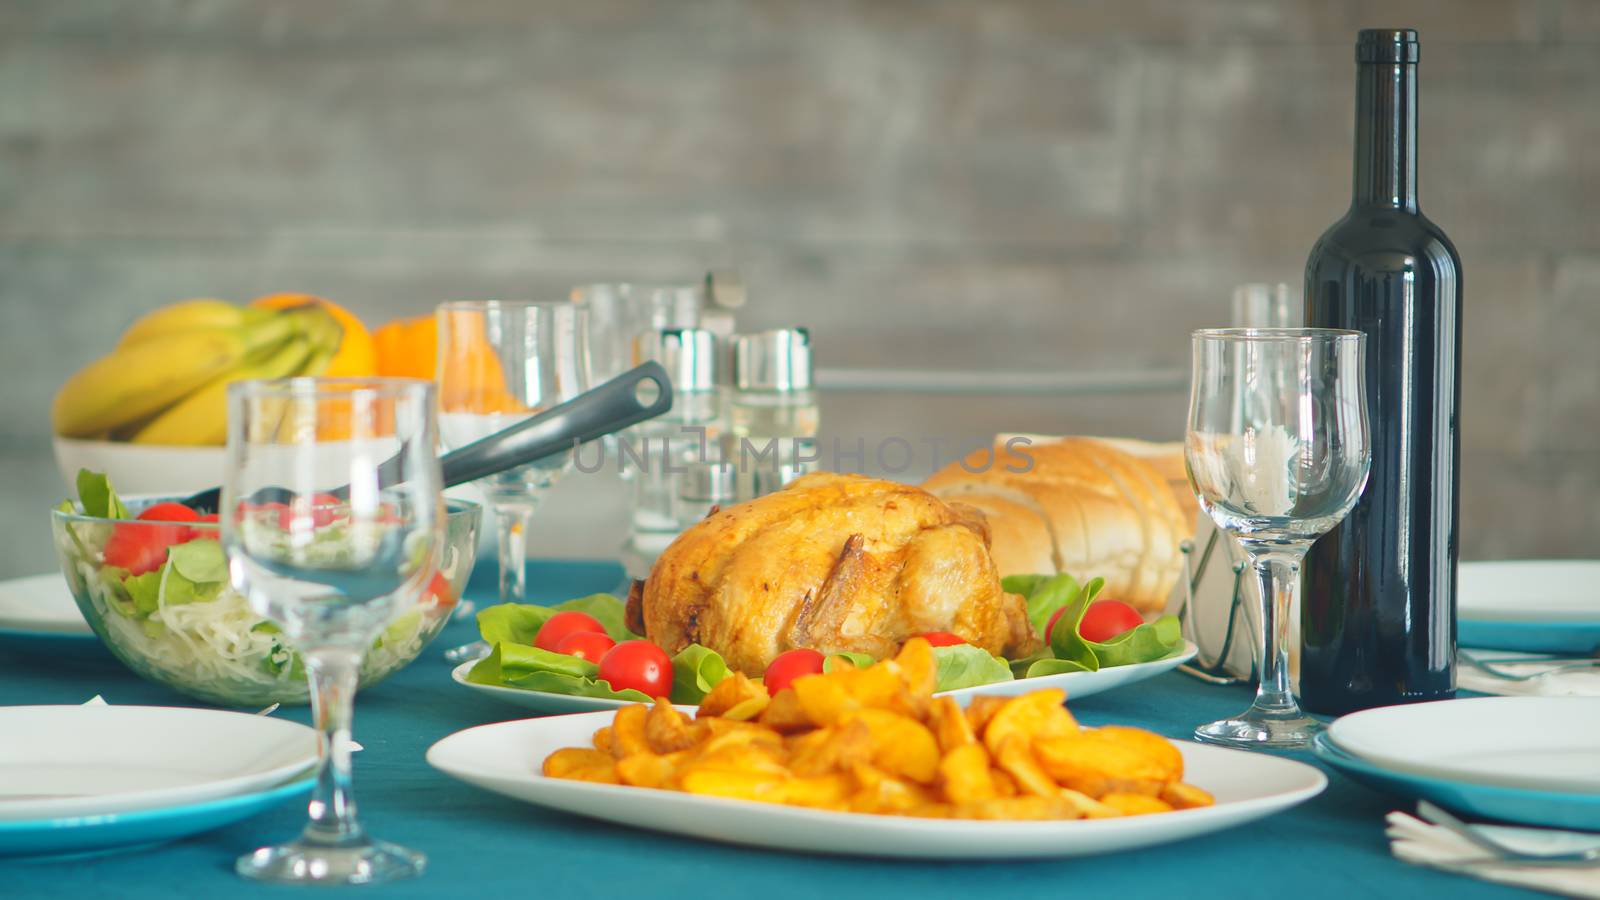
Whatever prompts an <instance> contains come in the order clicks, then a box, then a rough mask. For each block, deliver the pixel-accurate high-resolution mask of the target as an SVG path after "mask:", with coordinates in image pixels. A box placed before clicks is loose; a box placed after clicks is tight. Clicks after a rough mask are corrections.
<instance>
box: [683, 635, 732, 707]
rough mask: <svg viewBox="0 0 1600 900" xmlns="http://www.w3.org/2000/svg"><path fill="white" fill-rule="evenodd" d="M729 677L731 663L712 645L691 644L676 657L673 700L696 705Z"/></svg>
mask: <svg viewBox="0 0 1600 900" xmlns="http://www.w3.org/2000/svg"><path fill="white" fill-rule="evenodd" d="M727 677H728V663H727V661H726V660H724V659H723V658H722V655H721V654H719V653H717V652H716V651H715V650H712V649H710V648H708V647H702V646H700V645H699V644H690V645H689V646H687V647H685V648H683V649H682V650H679V651H678V653H677V655H676V656H674V657H672V702H673V703H684V704H696V703H699V702H700V701H701V700H704V699H705V696H706V694H709V693H711V689H712V688H714V687H716V686H717V683H718V682H720V681H722V679H724V678H727Z"/></svg>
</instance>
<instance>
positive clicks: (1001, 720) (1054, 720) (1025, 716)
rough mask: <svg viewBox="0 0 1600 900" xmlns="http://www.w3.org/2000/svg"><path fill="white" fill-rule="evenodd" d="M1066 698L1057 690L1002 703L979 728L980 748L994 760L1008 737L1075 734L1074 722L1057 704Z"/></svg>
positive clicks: (1076, 725) (1075, 726)
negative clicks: (980, 730)
mask: <svg viewBox="0 0 1600 900" xmlns="http://www.w3.org/2000/svg"><path fill="white" fill-rule="evenodd" d="M1066 699H1067V695H1066V694H1065V693H1064V692H1062V691H1061V690H1059V689H1056V688H1047V689H1045V690H1040V691H1034V692H1032V693H1029V694H1023V695H1022V696H1020V697H1012V698H1010V699H1008V700H1006V701H1005V703H1004V704H1002V705H1001V706H1000V708H999V709H997V710H995V712H994V715H993V716H991V717H990V719H989V721H988V724H986V725H984V727H983V743H984V746H986V747H988V748H989V752H990V753H991V754H993V755H994V756H995V758H997V759H998V758H999V757H1000V747H1001V745H1003V744H1004V743H1005V742H1006V741H1007V740H1008V739H1010V738H1012V737H1020V738H1022V739H1023V740H1024V741H1033V740H1036V739H1043V738H1052V737H1060V736H1065V735H1073V734H1077V733H1078V723H1077V721H1076V720H1075V719H1073V718H1072V714H1071V713H1069V712H1067V708H1066V707H1065V706H1062V705H1061V704H1062V702H1063V701H1065V700H1066Z"/></svg>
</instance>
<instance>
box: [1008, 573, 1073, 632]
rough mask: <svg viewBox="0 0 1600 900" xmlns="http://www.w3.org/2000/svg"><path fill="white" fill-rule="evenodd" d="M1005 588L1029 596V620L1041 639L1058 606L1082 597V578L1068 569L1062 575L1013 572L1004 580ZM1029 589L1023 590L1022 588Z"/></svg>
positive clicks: (1060, 606)
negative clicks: (1077, 577) (1069, 573)
mask: <svg viewBox="0 0 1600 900" xmlns="http://www.w3.org/2000/svg"><path fill="white" fill-rule="evenodd" d="M1000 585H1001V587H1002V588H1004V589H1005V590H1007V591H1009V592H1011V593H1013V594H1022V596H1024V597H1026V598H1028V624H1029V625H1032V626H1033V631H1034V633H1035V634H1037V635H1038V636H1039V637H1040V638H1041V639H1042V638H1043V637H1044V632H1045V627H1046V626H1047V625H1049V624H1050V617H1051V616H1053V615H1055V613H1056V610H1058V609H1060V608H1062V607H1063V606H1066V605H1068V604H1069V603H1072V602H1073V601H1074V600H1076V599H1077V598H1078V594H1079V591H1080V585H1079V584H1078V579H1076V578H1073V577H1072V576H1071V575H1068V574H1067V573H1065V572H1062V573H1061V574H1060V575H1013V576H1011V577H1010V578H1007V579H1005V580H1003V581H1001V582H1000ZM1024 587H1025V588H1027V590H1025V591H1024V590H1019V588H1024Z"/></svg>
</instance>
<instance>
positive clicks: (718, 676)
mask: <svg viewBox="0 0 1600 900" xmlns="http://www.w3.org/2000/svg"><path fill="white" fill-rule="evenodd" d="M623 609H624V607H623V605H622V601H621V600H618V599H617V598H616V597H613V596H611V595H610V594H591V595H589V596H587V597H579V598H577V599H576V600H568V601H566V602H565V603H558V604H556V605H555V606H536V605H534V604H531V603H501V604H498V605H496V606H491V607H489V608H487V609H484V610H482V611H481V612H479V613H478V631H479V633H480V634H482V635H483V640H484V641H485V642H486V643H488V644H490V645H491V646H492V648H493V649H492V651H491V652H490V653H489V655H488V656H486V657H484V658H483V659H480V660H478V663H477V664H476V665H474V666H473V667H472V669H471V671H469V672H468V673H467V680H468V681H470V682H472V683H473V684H488V685H495V686H497V687H514V688H522V689H524V690H530V691H544V692H546V693H552V694H570V695H572V696H574V697H606V698H610V699H612V700H634V701H638V702H640V703H649V702H650V700H651V698H650V697H647V696H645V694H644V693H643V692H642V691H634V690H626V691H613V690H612V689H611V685H609V684H607V683H606V682H604V681H601V680H600V678H599V672H600V667H599V666H597V665H595V664H594V663H592V662H589V661H587V660H583V659H579V658H578V657H576V656H569V655H568V654H565V653H555V652H553V651H550V650H541V649H539V648H538V647H534V646H532V645H533V639H534V638H535V637H537V636H538V634H539V629H540V628H542V627H544V623H546V622H548V621H550V617H551V616H553V615H555V614H556V613H558V612H567V611H574V612H581V613H585V614H587V615H590V616H593V617H594V618H595V620H596V621H598V622H599V623H600V624H601V626H603V627H604V628H605V629H606V633H607V634H608V635H610V637H611V638H612V639H613V640H615V641H618V642H621V641H631V640H638V639H639V636H638V635H636V634H633V633H632V632H630V631H628V629H627V626H625V625H623V624H622V622H623ZM726 677H728V663H727V661H726V660H724V659H723V658H722V656H721V654H718V653H717V652H716V651H714V650H712V649H710V648H708V647H702V646H700V645H699V644H690V645H689V646H687V647H685V648H683V649H682V650H680V651H678V653H677V654H676V655H674V656H673V657H672V696H671V698H670V699H671V700H672V702H673V703H681V704H695V703H699V702H700V701H701V700H703V699H704V698H705V696H706V694H708V693H710V692H711V689H712V688H714V687H716V686H717V684H718V683H719V682H721V681H722V679H724V678H726Z"/></svg>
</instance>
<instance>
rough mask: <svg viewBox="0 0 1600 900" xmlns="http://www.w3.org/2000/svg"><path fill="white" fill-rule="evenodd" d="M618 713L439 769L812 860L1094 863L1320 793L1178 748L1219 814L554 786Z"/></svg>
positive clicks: (636, 821)
mask: <svg viewBox="0 0 1600 900" xmlns="http://www.w3.org/2000/svg"><path fill="white" fill-rule="evenodd" d="M611 720H612V714H611V713H607V712H600V713H587V714H584V715H576V716H559V717H553V718H545V719H524V720H522V721H518V722H502V723H500V724H497V725H482V726H479V727H477V728H469V729H467V730H465V731H458V732H456V733H455V734H452V735H450V736H449V737H447V738H445V739H444V740H441V741H439V742H438V743H436V744H434V745H433V746H432V747H430V748H428V763H429V764H430V765H432V766H434V767H435V768H437V769H439V770H441V771H443V772H445V773H446V774H448V775H451V776H454V777H456V778H459V779H461V780H462V781H465V782H468V783H470V784H475V785H477V786H479V787H481V788H485V789H487V790H490V791H494V792H495V793H498V794H504V795H506V796H508V797H514V798H516V799H518V800H524V801H527V802H529V803H532V804H534V805H536V806H545V807H549V808H551V809H559V810H563V811H566V812H570V813H576V814H578V815H582V816H588V817H590V818H594V819H602V820H605V821H609V822H617V823H620V824H623V825H630V826H634V827H637V828H647V829H651V830H654V831H663V832H668V833H672V834H682V835H688V836H691V837H698V838H705V839H707V840H713V841H723V842H726V843H731V844H745V845H749V846H754V847H772V848H776V849H781V850H790V851H800V852H809V853H838V854H844V855H849V856H888V857H906V858H923V859H941V860H944V859H1007V858H1023V857H1061V856H1090V855H1097V854H1102V853H1108V852H1111V851H1114V850H1128V849H1132V848H1135V847H1148V846H1151V845H1153V844H1164V843H1169V842H1172V841H1178V840H1183V839H1184V838H1190V837H1194V836H1196V835H1201V834H1207V833H1209V832H1213V831H1220V830H1222V829H1224V828H1229V827H1232V826H1234V825H1240V824H1243V823H1245V822H1249V821H1251V820H1253V819H1259V818H1261V817H1263V816H1267V815H1271V814H1272V813H1275V812H1278V811H1280V810H1283V809H1287V808H1289V807H1291V806H1294V805H1295V804H1297V803H1300V802H1302V801H1304V800H1307V799H1309V798H1311V797H1313V796H1316V794H1318V793H1319V792H1321V791H1322V789H1323V788H1324V787H1326V786H1327V783H1328V780H1327V778H1325V777H1324V776H1323V774H1322V773H1321V772H1320V771H1318V770H1317V769H1315V768H1313V767H1311V766H1308V765H1305V764H1304V763H1298V762H1294V761H1293V760H1288V759H1283V758H1280V757H1276V756H1269V755H1267V754H1264V753H1245V752H1243V751H1239V750H1227V749H1224V748H1221V747H1207V746H1202V745H1200V744H1189V743H1178V744H1177V746H1178V747H1179V749H1180V750H1182V752H1183V757H1184V765H1185V773H1184V780H1185V781H1188V782H1190V783H1192V784H1195V785H1197V786H1199V787H1201V788H1204V789H1205V790H1208V791H1210V792H1211V793H1212V794H1214V795H1215V796H1216V798H1217V803H1216V805H1215V806H1209V807H1203V808H1200V809H1188V810H1182V811H1180V812H1171V813H1162V814H1159V815H1150V816H1131V817H1128V818H1120V819H1084V820H1075V821H1058V822H1005V821H971V820H953V819H945V820H941V819H918V818H911V817H907V816H877V815H866V814H862V813H841V812H828V811H825V810H816V809H802V808H799V807H793V806H780V805H777V804H772V803H756V802H753V801H747V800H730V799H726V798H722V797H705V796H696V795H693V794H684V793H679V792H677V791H664V790H653V789H649V788H637V787H625V786H621V785H610V784H592V783H588V782H582V781H568V780H564V779H559V778H546V777H544V776H543V775H541V774H539V772H540V767H541V766H542V764H543V762H544V759H545V757H546V756H548V755H549V754H550V753H552V752H554V751H556V750H558V749H560V748H562V747H581V746H589V745H590V739H591V737H592V736H593V734H594V732H595V730H596V729H597V728H599V727H601V726H602V725H609V724H610V723H611Z"/></svg>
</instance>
